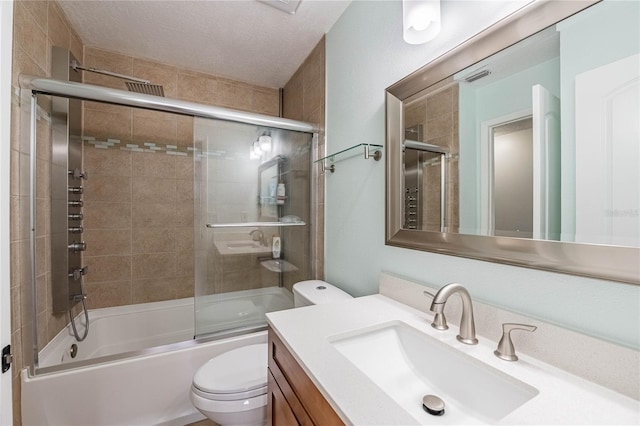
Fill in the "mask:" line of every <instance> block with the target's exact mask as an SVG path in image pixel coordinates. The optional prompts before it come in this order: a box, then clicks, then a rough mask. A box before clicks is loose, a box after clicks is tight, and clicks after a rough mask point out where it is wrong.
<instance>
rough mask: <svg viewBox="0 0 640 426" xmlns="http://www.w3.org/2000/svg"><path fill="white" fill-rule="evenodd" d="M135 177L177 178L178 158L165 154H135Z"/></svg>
mask: <svg viewBox="0 0 640 426" xmlns="http://www.w3.org/2000/svg"><path fill="white" fill-rule="evenodd" d="M132 161H133V164H134V167H133V176H135V177H158V178H166V179H169V178H174V177H175V176H176V156H173V155H167V154H165V153H157V154H152V153H147V152H134V153H133V156H132Z"/></svg>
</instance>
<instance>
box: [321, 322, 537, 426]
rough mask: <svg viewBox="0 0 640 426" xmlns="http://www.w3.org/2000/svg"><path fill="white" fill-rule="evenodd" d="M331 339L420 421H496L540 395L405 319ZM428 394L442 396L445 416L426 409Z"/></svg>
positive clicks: (330, 339)
mask: <svg viewBox="0 0 640 426" xmlns="http://www.w3.org/2000/svg"><path fill="white" fill-rule="evenodd" d="M426 326H428V324H426V325H425V327H426ZM329 341H330V343H331V344H332V345H333V347H335V348H336V349H337V350H338V351H339V352H340V353H341V354H342V355H343V356H345V357H346V358H347V359H348V360H349V361H351V362H352V363H353V364H354V365H355V366H356V367H357V368H358V369H360V370H361V371H362V372H363V373H364V374H365V375H366V376H367V377H368V378H369V379H371V380H372V381H373V382H374V383H375V384H376V385H377V386H378V387H380V388H381V389H382V391H384V392H385V393H386V394H387V395H388V396H389V397H391V398H392V399H393V400H394V401H396V402H397V403H398V404H399V405H400V406H402V407H403V408H404V409H405V410H407V411H408V412H409V413H410V414H411V415H412V416H413V417H414V418H415V419H416V420H417V421H418V422H420V423H421V424H428V423H432V424H470V423H475V424H478V423H495V422H497V421H499V420H500V419H502V418H503V417H505V416H506V415H507V414H509V413H510V412H512V411H513V410H515V409H516V408H518V407H520V406H521V405H523V404H524V403H526V402H527V401H529V400H530V399H531V398H533V397H534V396H536V395H537V394H538V390H537V389H535V388H534V387H532V386H529V385H528V384H526V383H524V382H522V381H520V380H517V379H515V378H513V377H511V376H509V375H507V374H505V373H503V372H501V371H499V370H498V369H495V368H493V367H491V366H489V365H487V364H485V363H483V362H481V361H479V360H477V359H475V358H472V357H470V356H469V355H466V354H465V353H463V352H460V351H458V350H456V349H454V348H453V347H451V346H449V345H447V344H445V343H442V342H440V341H438V340H436V339H434V338H432V337H430V336H428V335H427V334H425V333H422V332H420V331H418V330H417V329H415V328H413V327H411V326H410V325H408V324H406V323H403V322H401V321H394V322H389V323H385V324H381V325H378V326H375V327H372V328H366V329H362V330H358V331H355V332H350V333H345V334H342V335H337V336H332V337H330V338H329ZM427 394H431V395H436V396H438V397H439V398H441V399H442V400H443V401H444V403H445V412H444V414H443V415H442V416H438V417H436V416H433V415H430V414H427V413H426V412H425V411H424V410H423V409H422V397H423V396H424V395H427Z"/></svg>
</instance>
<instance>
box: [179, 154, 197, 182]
mask: <svg viewBox="0 0 640 426" xmlns="http://www.w3.org/2000/svg"><path fill="white" fill-rule="evenodd" d="M193 167H194V166H193V157H191V156H189V157H176V158H175V168H176V178H178V179H189V180H191V181H193V177H194V175H193Z"/></svg>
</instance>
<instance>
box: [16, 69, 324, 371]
mask: <svg viewBox="0 0 640 426" xmlns="http://www.w3.org/2000/svg"><path fill="white" fill-rule="evenodd" d="M19 83H20V89H21V90H25V91H30V98H31V105H30V117H29V120H30V125H29V128H30V135H29V144H30V147H31V150H30V153H31V159H30V165H29V175H30V197H29V198H30V209H29V210H30V211H29V216H30V232H29V234H30V250H29V252H30V253H29V254H30V286H29V287H30V291H31V294H32V295H33V298H34V299H33V302H32V303H35V294H36V272H35V259H36V253H35V231H36V230H35V216H36V212H35V204H36V203H35V178H36V164H35V152H36V150H35V149H36V132H35V129H36V118H37V117H36V115H37V114H36V110H37V96H38V95H49V96H58V97H63V98H69V99H78V100H86V101H95V102H101V103H108V104H112V105H120V106H127V107H133V108H141V109H147V110H153V111H161V112H169V113H173V114H179V115H186V116H191V117H201V118H209V119H216V120H221V121H230V122H236V123H244V124H252V125H257V126H261V127H270V128H276V129H282V130H290V131H296V132H302V133H309V134H311V135H312V139H311V164H314V162H315V161H316V160H317V159H318V152H317V148H318V140H319V139H318V136H319V131H320V127H319V125H318V124H313V123H307V122H303V121H297V120H291V119H287V118H282V117H273V116H268V115H264V114H258V113H251V112H245V111H237V110H233V109H229V108H224V107H215V106H209V105H202V104H198V103H195V102H188V101H181V100H178V99H171V98H163V97H159V96H153V95H145V94H141V93H136V92H128V91H125V90H118V89H111V88H107V87H101V86H95V85H90V84H85V83H75V82H68V81H62V80H56V79H52V78H44V77H37V76H31V75H26V74H21V75H20V77H19ZM318 179H319V173H318V168H317V167H312V175H311V179H310V192H311V203H312V207H311V224H310V234H311V239H312V241H311V247H310V254H311V259H315V258H316V257H317V253H316V251H317V245H316V244H315V236H316V235H317V231H318V229H317V225H316V223H317V214H318V212H317V189H316V182H317V181H318ZM310 263H311V264H310V265H309V266H310V272H311V275H312V276H313V277H315V276H317V271H316V263H315V262H313V261H312V262H310ZM34 312H35V310H34ZM263 329H266V325H265V326H264V327H263ZM253 331H259V330H256V329H255V328H252V329H251V330H243V329H238V330H228V331H226V332H222V333H219V334H216V335H215V336H211V337H203V338H198V339H196V341H195V343H198V342H205V341H210V340H218V339H222V338H227V337H232V336H236V335H240V334H246V333H247V332H253ZM37 335H38V332H37V321H36V320H35V318H34V321H32V336H33V342H32V350H33V354H32V356H31V357H29V356H28V355H27V356H26V357H25V359H29V360H30V361H31V362H30V363H29V365H28V367H29V374H30V375H32V376H36V375H38V374H39V373H45V374H46V373H49V372H54V371H60V370H66V369H69V368H75V367H76V366H85V365H91V364H94V363H100V362H107V361H112V360H118V359H123V358H129V357H131V356H137V355H139V354H149V353H156V352H160V351H164V350H170V349H177V348H183V347H186V346H189V345H192V344H195V343H194V341H185V342H180V343H173V344H168V345H160V346H156V347H152V348H147V349H142V350H140V351H133V352H124V353H120V354H114V355H109V356H105V357H100V358H97V359H95V360H85V361H80V362H78V363H77V364H76V363H71V364H72V365H67V364H60V365H57V366H52V367H45V368H36V364H37V359H38V343H37ZM185 345H186V346H185ZM25 355H26V354H25Z"/></svg>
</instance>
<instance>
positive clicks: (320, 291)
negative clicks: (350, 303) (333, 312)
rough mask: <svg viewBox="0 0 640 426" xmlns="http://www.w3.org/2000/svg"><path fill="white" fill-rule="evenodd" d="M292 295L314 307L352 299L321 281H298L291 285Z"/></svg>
mask: <svg viewBox="0 0 640 426" xmlns="http://www.w3.org/2000/svg"><path fill="white" fill-rule="evenodd" d="M293 293H294V294H298V295H300V296H302V297H304V298H305V299H307V300H308V301H309V302H311V303H314V304H316V305H321V304H323V303H331V302H336V301H340V300H346V299H352V298H353V297H351V295H349V294H348V293H346V292H344V291H342V290H340V289H339V288H338V287H335V286H333V285H331V284H329V283H328V282H326V281H322V280H308V281H300V282H299V283H296V284H294V285H293Z"/></svg>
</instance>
